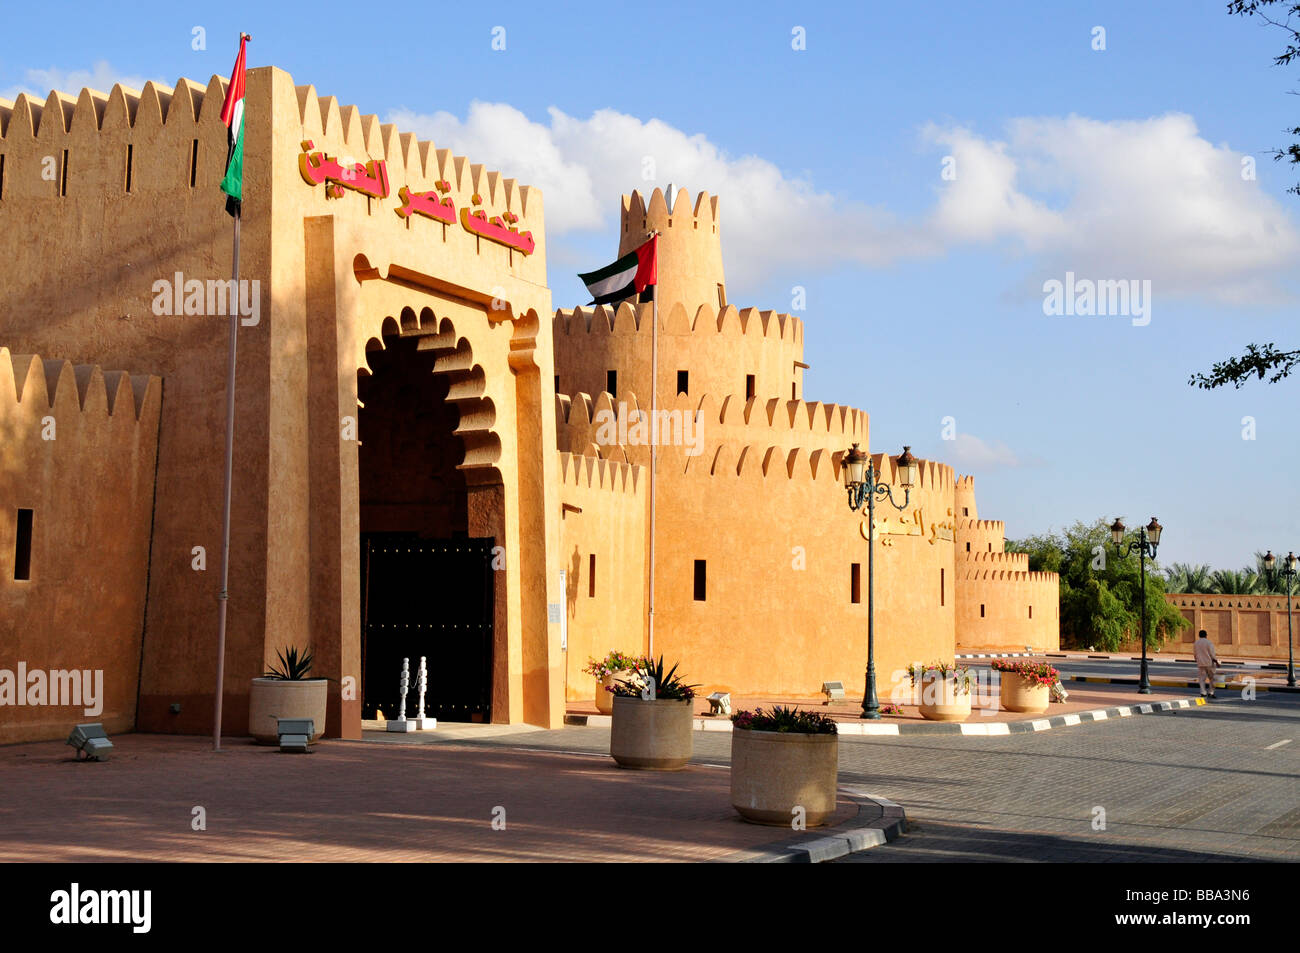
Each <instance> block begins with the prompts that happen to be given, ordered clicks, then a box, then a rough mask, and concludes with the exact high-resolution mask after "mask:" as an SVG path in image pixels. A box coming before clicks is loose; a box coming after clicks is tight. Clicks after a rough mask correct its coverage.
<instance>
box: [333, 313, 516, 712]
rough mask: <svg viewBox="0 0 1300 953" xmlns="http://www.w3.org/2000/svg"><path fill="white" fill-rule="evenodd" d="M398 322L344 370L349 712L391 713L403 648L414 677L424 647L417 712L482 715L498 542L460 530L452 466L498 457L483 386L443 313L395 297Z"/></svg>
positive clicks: (488, 680) (461, 475) (464, 495)
mask: <svg viewBox="0 0 1300 953" xmlns="http://www.w3.org/2000/svg"><path fill="white" fill-rule="evenodd" d="M401 325H402V326H403V327H405V328H407V330H408V333H407V334H406V336H402V333H401V329H400V328H399V327H398V326H397V323H396V322H391V321H386V322H385V333H383V335H382V338H372V339H371V340H370V341H369V342H367V347H366V360H367V364H368V366H367V367H365V368H362V369H360V370H359V371H358V373H357V378H358V379H357V401H358V405H359V407H360V410H359V413H358V418H357V424H358V438H359V440H358V444H359V446H358V491H359V504H360V505H359V516H360V524H361V525H360V539H361V716H362V718H379V717H394V716H395V715H396V713H397V712H398V708H399V704H400V700H399V691H398V677H397V674H396V673H397V672H398V671H399V670H400V668H401V664H402V660H403V659H410V663H411V666H412V677H413V678H414V673H415V666H416V665H417V659H420V658H425V659H427V670H428V694H427V696H426V697H427V706H426V713H427V714H429V715H432V716H433V717H435V718H438V719H440V720H446V721H488V720H490V719H491V714H492V655H493V618H494V616H493V603H494V590H493V583H492V573H493V571H494V570H493V562H494V558H495V561H496V564H497V566H498V568H499V567H500V566H501V565H502V563H503V561H504V548H503V547H500V546H498V544H497V540H496V538H495V537H492V536H487V537H471V536H470V534H469V493H468V487H467V482H466V475H465V472H464V471H463V470H462V469H461V467H462V466H465V465H468V466H469V467H470V468H471V469H473V468H474V467H475V463H476V461H477V462H478V463H480V464H482V463H485V462H487V461H488V460H491V461H495V459H496V458H497V457H498V456H499V454H500V440H499V439H498V438H497V437H496V435H495V434H494V433H493V432H492V431H491V429H490V428H491V425H492V424H493V423H494V422H495V409H494V408H493V406H492V402H491V400H489V399H487V398H486V397H484V396H483V392H484V389H485V380H484V373H483V368H482V367H481V366H477V365H475V364H474V363H473V351H472V348H471V347H470V345H469V342H468V341H467V340H466V339H465V338H463V337H460V338H458V337H457V335H456V333H455V329H454V328H453V327H452V324H451V322H450V321H447V320H445V319H444V320H443V321H442V322H440V323H439V322H437V319H436V318H434V316H433V314H432V312H431V311H430V310H429V309H427V308H426V309H423V311H422V312H421V314H420V315H419V316H418V317H417V316H416V315H415V314H414V312H413V311H412V310H411V309H406V310H404V311H403V313H402V321H401ZM425 329H428V330H425ZM422 331H423V332H424V333H421V332H422ZM429 331H432V332H433V333H429ZM467 448H469V449H472V452H469V451H468V450H467ZM491 469H492V471H493V472H494V473H495V472H496V470H495V467H492V468H491ZM486 486H496V487H498V488H499V487H500V484H499V482H498V483H495V484H493V483H488V484H486ZM412 688H413V689H414V682H412ZM417 697H418V696H417V694H415V693H413V694H412V695H411V696H410V697H409V698H408V708H407V711H408V713H412V714H413V713H415V706H416V704H417Z"/></svg>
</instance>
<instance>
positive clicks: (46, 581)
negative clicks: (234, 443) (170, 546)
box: [0, 347, 189, 744]
mask: <svg viewBox="0 0 1300 953" xmlns="http://www.w3.org/2000/svg"><path fill="white" fill-rule="evenodd" d="M161 406H162V382H161V381H160V380H159V379H158V378H157V377H151V376H149V375H144V374H138V375H129V374H127V373H126V372H124V371H112V370H110V371H104V370H102V369H101V368H99V367H98V366H95V365H87V364H76V365H74V364H72V363H71V362H68V361H62V360H54V359H45V360H42V359H41V358H40V357H37V356H35V355H19V354H10V352H9V350H8V349H7V348H4V347H0V670H6V671H8V672H10V673H16V672H17V671H18V666H19V663H25V666H26V669H27V671H28V672H29V673H30V672H34V671H41V672H47V673H48V672H50V671H51V670H58V671H69V670H73V669H76V670H78V671H87V672H91V673H94V672H96V671H98V672H99V673H101V674H100V676H99V678H100V684H101V686H102V694H100V696H99V699H98V700H99V704H100V705H102V711H100V712H99V713H92V714H87V712H86V706H85V704H84V702H85V701H86V700H85V699H84V698H83V699H82V701H83V704H80V705H63V706H56V705H52V704H49V702H53V701H55V700H56V699H54V698H53V697H51V696H48V695H47V697H46V699H45V701H46V702H47V704H44V705H40V706H36V707H32V706H14V701H15V700H16V699H14V698H9V699H5V698H4V694H3V691H4V690H3V687H0V744H4V743H9V742H15V741H33V740H41V739H56V738H58V739H62V738H65V737H67V734H68V731H69V730H70V728H71V726H72V725H73V724H75V723H77V722H83V721H101V722H103V723H104V726H105V728H106V729H107V730H108V731H109V732H115V731H126V730H129V729H131V728H133V727H135V718H136V694H137V687H138V679H139V671H140V653H141V638H142V635H143V633H144V616H145V590H146V583H147V579H148V573H149V539H150V523H151V520H150V516H151V512H152V509H153V495H154V465H155V461H156V458H157V447H158V420H159V413H160V410H161ZM19 509H23V510H30V511H31V517H30V518H31V522H30V563H29V565H28V566H27V572H26V573H23V575H26V576H27V578H26V579H18V578H15V577H16V575H19V573H18V571H17V570H18V567H17V565H16V563H15V557H16V555H17V542H18V511H19ZM24 535H26V534H24ZM186 558H187V560H188V559H189V557H188V556H187V557H186ZM91 677H92V678H94V676H93V674H92V676H91ZM18 687H19V689H27V688H28V686H26V685H21V686H18ZM87 687H89V688H90V690H91V691H95V690H96V689H95V688H94V687H93V683H92V684H91V685H90V686H87ZM79 688H80V686H79ZM59 700H62V699H59Z"/></svg>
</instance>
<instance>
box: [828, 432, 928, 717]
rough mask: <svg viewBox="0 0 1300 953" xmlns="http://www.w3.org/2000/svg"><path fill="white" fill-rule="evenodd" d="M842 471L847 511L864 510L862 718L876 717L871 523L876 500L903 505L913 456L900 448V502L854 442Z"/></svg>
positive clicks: (911, 483)
mask: <svg viewBox="0 0 1300 953" xmlns="http://www.w3.org/2000/svg"><path fill="white" fill-rule="evenodd" d="M842 466H843V469H844V488H845V489H846V490H848V493H849V509H850V510H853V511H855V512H856V511H857V510H859V509H861V508H862V507H863V506H864V505H865V506H866V508H867V689H866V692H865V693H864V694H863V696H862V717H863V718H879V717H880V702H879V701H877V699H876V626H875V613H876V600H875V535H876V531H875V520H876V497H877V496H879V497H880V498H881V499H882V500H889V502H890V503H892V504H893V506H894V508H895V509H899V510H901V509H903V508H904V507H906V506H907V501H908V498H909V497H910V496H911V495H912V487H914V486H916V478H917V473H918V471H919V470H920V467H918V466H917V463H916V457H914V456H912V448H911V447H904V448H903V452H902V454H901V455H900V456H899V457H898V483H899V486H901V487H902V488H903V502H902V503H899V502H898V501H897V500H895V499H894V491H893V488H892V487H891V486H890V485H889V484H888V483H881V482H880V474H878V473H876V468H875V467H874V466H872V464H871V457H870V456H869V455H868V454H866V453H863V452H862V451H861V450H859V449H858V445H857V444H856V443H855V444H854V445H853V446H852V447H851V448H850V449H848V450H846V451H844V459H843V461H842Z"/></svg>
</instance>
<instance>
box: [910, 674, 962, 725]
mask: <svg viewBox="0 0 1300 953" xmlns="http://www.w3.org/2000/svg"><path fill="white" fill-rule="evenodd" d="M970 699H971V693H970V691H969V690H967V691H962V692H959V691H958V690H957V680H956V679H953V678H941V677H940V676H938V675H923V676H922V677H921V704H920V708H921V717H922V718H928V719H929V720H930V721H965V720H966V719H967V718H969V717H970Z"/></svg>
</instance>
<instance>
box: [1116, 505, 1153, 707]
mask: <svg viewBox="0 0 1300 953" xmlns="http://www.w3.org/2000/svg"><path fill="white" fill-rule="evenodd" d="M1163 529H1164V527H1163V526H1161V525H1160V524H1159V523H1158V522H1156V518H1155V517H1154V516H1153V517H1151V522H1150V523H1147V525H1146V526H1139V527H1138V538H1137V539H1135V540H1133V541H1132V542H1131V543H1129V544H1128V546H1127V547H1126V548H1124V549H1121V548H1120V547H1121V545H1122V544H1123V542H1124V524H1123V522H1121V521H1120V520H1119V519H1118V518H1116V520H1115V522H1114V523H1112V524H1111V527H1110V537H1111V539H1112V540H1113V541H1114V543H1115V552H1116V553H1118V554H1119V555H1120V556H1127V555H1129V554H1130V553H1137V554H1138V571H1139V572H1140V573H1141V576H1142V675H1141V677H1140V678H1139V679H1138V694H1140V695H1150V694H1151V679H1150V678H1148V677H1147V564H1146V558H1147V557H1148V556H1150V557H1151V558H1152V559H1155V558H1156V547H1158V546H1159V545H1160V533H1161V531H1162V530H1163Z"/></svg>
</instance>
